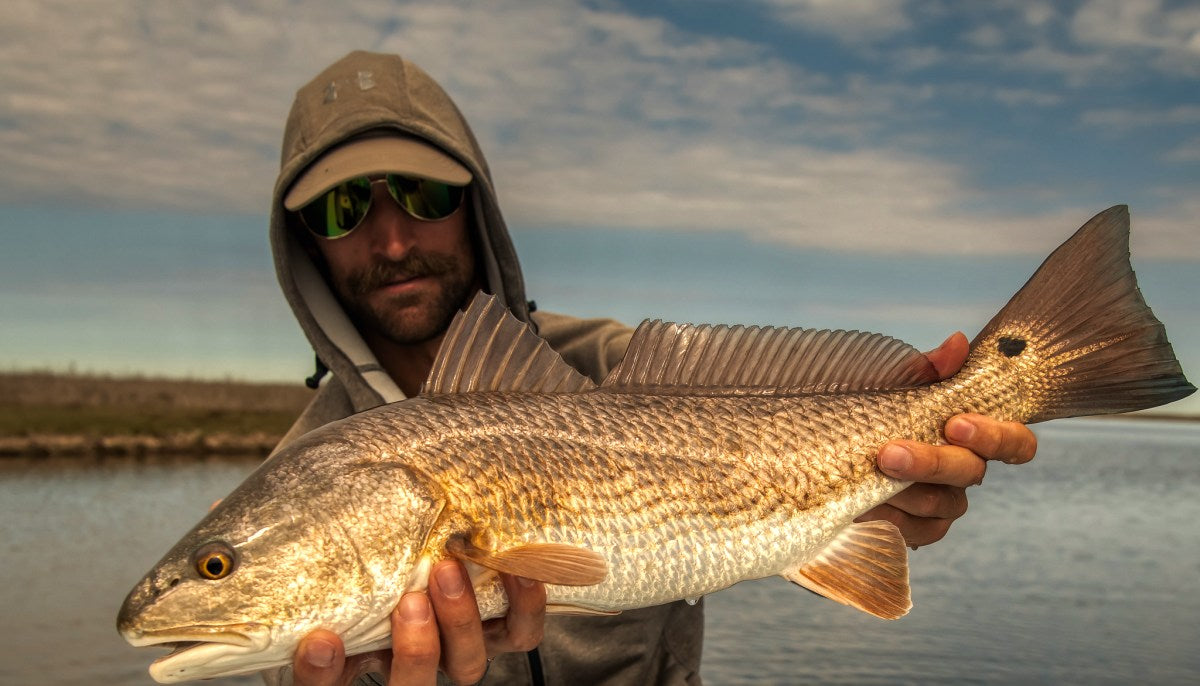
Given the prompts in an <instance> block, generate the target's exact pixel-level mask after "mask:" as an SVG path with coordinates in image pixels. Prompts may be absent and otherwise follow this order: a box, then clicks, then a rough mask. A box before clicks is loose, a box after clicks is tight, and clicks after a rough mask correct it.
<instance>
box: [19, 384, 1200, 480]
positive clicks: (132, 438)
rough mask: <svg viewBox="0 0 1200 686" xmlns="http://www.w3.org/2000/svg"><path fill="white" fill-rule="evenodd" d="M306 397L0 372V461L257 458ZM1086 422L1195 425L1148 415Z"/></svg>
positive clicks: (1182, 418) (275, 390)
mask: <svg viewBox="0 0 1200 686" xmlns="http://www.w3.org/2000/svg"><path fill="white" fill-rule="evenodd" d="M313 395H314V392H313V391H312V390H310V389H308V388H306V387H304V386H303V385H301V384H299V383H296V384H272V383H255V382H248V381H235V380H226V381H208V380H195V379H169V378H151V377H129V376H126V377H116V376H103V375H95V374H61V373H52V372H36V371H30V372H0V410H3V411H2V412H0V459H8V458H30V459H45V458H56V457H66V458H88V457H91V458H105V457H134V458H139V457H160V456H161V457H174V456H181V457H186V456H194V457H205V456H245V457H258V458H263V457H266V456H267V455H269V454H270V452H271V451H272V450H273V449H274V447H275V445H276V444H277V443H278V442H279V439H281V438H282V437H283V435H284V434H285V433H286V432H287V430H288V428H289V427H290V426H291V425H292V422H293V421H295V419H296V417H298V416H299V415H300V413H301V411H303V409H304V407H305V406H306V405H307V404H308V402H309V401H310V400H311V399H312V398H313ZM1086 419H1089V420H1096V421H1111V420H1116V419H1132V420H1137V421H1145V422H1153V421H1161V422H1200V416H1197V415H1178V414H1169V413H1163V412H1154V411H1149V412H1139V413H1133V414H1119V415H1102V416H1098V417H1088V418H1086Z"/></svg>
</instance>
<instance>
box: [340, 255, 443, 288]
mask: <svg viewBox="0 0 1200 686" xmlns="http://www.w3.org/2000/svg"><path fill="white" fill-rule="evenodd" d="M457 266H458V262H457V260H455V259H454V258H453V257H450V256H449V255H441V254H436V253H416V252H413V253H409V254H408V255H405V256H404V258H403V259H400V260H385V259H377V260H375V261H374V262H372V263H371V264H370V265H369V266H367V267H366V268H364V269H360V270H358V271H356V272H354V273H352V274H348V275H347V276H346V280H345V284H346V290H347V291H349V292H350V294H351V295H353V296H359V297H363V296H367V295H369V294H370V293H372V292H374V291H375V290H377V289H379V288H382V287H384V286H386V285H388V284H391V283H395V282H397V281H405V280H407V279H415V278H418V277H422V276H442V275H445V274H450V273H452V272H454V270H455V268H456V267H457Z"/></svg>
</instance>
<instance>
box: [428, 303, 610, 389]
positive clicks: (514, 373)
mask: <svg viewBox="0 0 1200 686" xmlns="http://www.w3.org/2000/svg"><path fill="white" fill-rule="evenodd" d="M593 386H594V384H593V383H592V381H591V380H590V379H588V378H587V377H586V376H583V375H582V374H580V373H579V372H577V371H575V370H574V369H573V368H572V367H571V366H570V365H568V364H567V363H566V362H564V361H563V359H562V358H561V357H560V356H559V355H558V353H556V352H554V351H553V350H552V349H551V348H550V346H549V345H548V344H547V343H546V341H544V340H543V339H541V338H539V337H538V335H537V334H535V333H534V332H533V331H532V330H530V328H529V327H528V326H527V325H525V324H523V323H522V322H521V321H520V320H518V319H517V318H516V317H514V316H513V315H512V313H511V312H509V311H508V308H506V307H505V306H504V305H503V304H502V303H501V302H500V300H499V299H498V298H496V296H494V295H488V294H486V293H483V292H480V293H478V294H477V295H476V296H475V298H474V299H473V300H472V301H471V304H470V305H469V306H468V307H467V309H466V310H465V311H463V312H459V313H458V314H457V315H455V317H454V321H453V322H451V323H450V328H449V329H447V331H446V337H445V338H444V339H443V340H442V347H441V348H439V349H438V354H437V359H435V360H434V361H433V367H432V368H431V369H430V370H429V378H428V379H426V380H425V385H424V386H422V387H421V394H422V395H442V394H446V393H471V392H481V391H538V392H543V393H570V392H575V391H585V390H587V389H589V388H592V387H593Z"/></svg>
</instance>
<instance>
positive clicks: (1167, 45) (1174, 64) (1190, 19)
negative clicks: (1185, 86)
mask: <svg viewBox="0 0 1200 686" xmlns="http://www.w3.org/2000/svg"><path fill="white" fill-rule="evenodd" d="M1170 5H1171V6H1165V5H1164V3H1163V2H1162V0H1087V1H1086V2H1084V3H1083V5H1082V6H1081V7H1080V8H1079V11H1077V12H1076V13H1075V16H1074V17H1073V18H1072V20H1071V35H1072V36H1073V37H1074V38H1075V39H1076V40H1077V41H1078V42H1079V43H1081V44H1084V45H1102V46H1114V45H1115V46H1121V47H1127V48H1139V49H1148V50H1153V51H1155V52H1158V53H1159V54H1160V57H1159V59H1158V60H1157V62H1158V64H1159V65H1160V66H1162V67H1163V68H1177V69H1187V70H1189V72H1190V73H1192V74H1195V73H1198V72H1200V7H1198V6H1196V5H1195V3H1186V4H1185V3H1170Z"/></svg>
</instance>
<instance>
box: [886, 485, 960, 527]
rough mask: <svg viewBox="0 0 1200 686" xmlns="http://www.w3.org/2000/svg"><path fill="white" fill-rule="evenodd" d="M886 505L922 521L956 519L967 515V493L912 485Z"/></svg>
mask: <svg viewBox="0 0 1200 686" xmlns="http://www.w3.org/2000/svg"><path fill="white" fill-rule="evenodd" d="M887 504H888V505H891V506H892V507H894V508H896V509H897V510H900V511H902V512H904V513H906V514H909V515H911V516H913V517H920V518H923V519H958V518H959V517H961V516H963V515H964V514H966V513H967V491H966V489H965V488H961V487H958V486H939V485H936V484H913V485H911V486H909V487H908V488H906V489H904V490H903V491H900V492H899V493H897V494H896V495H894V496H892V497H891V499H889V500H888V501H887Z"/></svg>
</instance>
